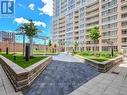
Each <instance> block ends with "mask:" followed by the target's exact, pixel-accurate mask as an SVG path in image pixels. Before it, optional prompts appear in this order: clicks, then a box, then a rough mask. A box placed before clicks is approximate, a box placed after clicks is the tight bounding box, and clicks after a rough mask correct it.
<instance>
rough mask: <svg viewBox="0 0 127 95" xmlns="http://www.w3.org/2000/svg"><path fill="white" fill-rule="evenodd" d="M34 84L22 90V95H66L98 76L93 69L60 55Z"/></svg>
mask: <svg viewBox="0 0 127 95" xmlns="http://www.w3.org/2000/svg"><path fill="white" fill-rule="evenodd" d="M53 59H54V60H53V62H52V63H51V64H50V65H49V66H48V67H47V68H46V69H45V70H44V72H42V74H41V75H40V76H39V77H38V78H37V79H36V80H35V81H34V83H33V84H32V85H31V86H30V87H28V88H27V89H25V90H23V94H24V95H67V94H69V93H71V92H72V91H73V90H75V89H77V88H78V87H80V86H81V85H83V84H84V83H86V82H88V81H89V80H90V79H92V78H94V77H96V76H97V75H98V74H100V73H99V72H98V71H97V69H95V68H94V67H92V66H90V65H88V64H84V63H81V62H79V61H80V60H78V59H76V58H74V57H72V56H70V55H68V54H65V53H62V54H60V55H57V56H54V57H53Z"/></svg>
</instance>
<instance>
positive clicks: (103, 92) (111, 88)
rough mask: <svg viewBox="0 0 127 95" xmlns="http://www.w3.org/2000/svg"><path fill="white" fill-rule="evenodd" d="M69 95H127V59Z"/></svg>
mask: <svg viewBox="0 0 127 95" xmlns="http://www.w3.org/2000/svg"><path fill="white" fill-rule="evenodd" d="M112 72H116V73H119V74H116V73H115V74H114V73H112ZM69 95H127V59H124V61H123V62H121V64H119V65H118V66H116V67H114V68H113V69H111V70H110V71H109V72H107V73H102V74H100V75H98V76H96V77H95V78H93V79H92V80H90V81H89V82H87V83H85V84H84V85H82V86H80V87H79V88H78V89H76V90H75V91H73V92H72V93H70V94H69Z"/></svg>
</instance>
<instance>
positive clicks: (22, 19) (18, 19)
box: [14, 17, 29, 24]
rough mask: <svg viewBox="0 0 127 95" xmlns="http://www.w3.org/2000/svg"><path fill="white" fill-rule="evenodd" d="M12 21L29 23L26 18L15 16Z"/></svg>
mask: <svg viewBox="0 0 127 95" xmlns="http://www.w3.org/2000/svg"><path fill="white" fill-rule="evenodd" d="M14 22H16V23H18V24H24V23H29V21H28V20H27V19H24V18H23V17H20V18H15V19H14Z"/></svg>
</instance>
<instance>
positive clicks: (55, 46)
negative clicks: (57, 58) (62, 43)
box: [54, 44, 57, 52]
mask: <svg viewBox="0 0 127 95" xmlns="http://www.w3.org/2000/svg"><path fill="white" fill-rule="evenodd" d="M56 48H57V45H56V44H54V49H55V52H56Z"/></svg>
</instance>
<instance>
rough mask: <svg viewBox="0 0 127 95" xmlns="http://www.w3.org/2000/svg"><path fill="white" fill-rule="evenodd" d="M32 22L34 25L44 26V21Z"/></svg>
mask: <svg viewBox="0 0 127 95" xmlns="http://www.w3.org/2000/svg"><path fill="white" fill-rule="evenodd" d="M34 24H35V25H36V26H43V27H44V28H46V24H45V23H44V22H41V21H34Z"/></svg>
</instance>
